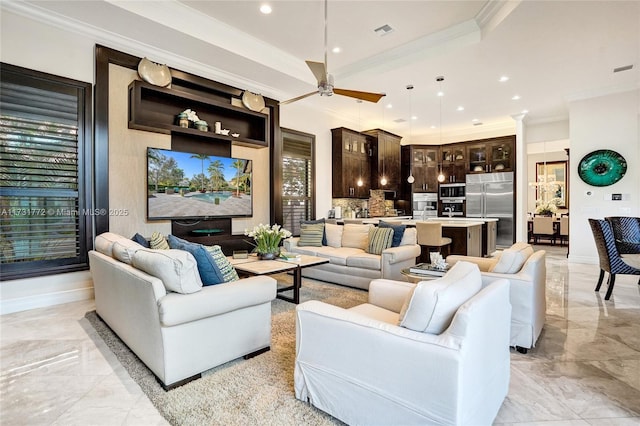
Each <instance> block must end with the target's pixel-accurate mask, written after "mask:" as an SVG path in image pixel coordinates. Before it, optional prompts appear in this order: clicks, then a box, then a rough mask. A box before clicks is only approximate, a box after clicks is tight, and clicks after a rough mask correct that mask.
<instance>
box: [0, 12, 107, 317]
mask: <svg viewBox="0 0 640 426" xmlns="http://www.w3.org/2000/svg"><path fill="white" fill-rule="evenodd" d="M0 23H1V24H0V60H1V61H2V62H5V63H8V64H12V65H17V66H21V67H25V68H30V69H35V70H38V71H43V72H48V73H51V74H55V75H59V76H63V77H68V78H73V79H76V80H81V81H86V82H91V83H93V63H94V60H93V52H94V45H95V41H94V40H92V39H90V38H87V37H79V36H78V35H77V34H74V33H71V32H67V31H63V30H61V29H58V28H55V27H52V26H49V25H44V24H41V23H39V22H36V21H33V20H31V19H28V18H25V17H22V16H19V15H16V14H13V13H11V12H8V11H6V10H4V9H3V10H2V13H0ZM61 58H63V59H61ZM92 297H93V283H92V281H91V275H90V274H89V272H88V271H82V272H74V273H67V274H59V275H52V276H47V277H38V278H29V279H19V280H12V281H3V282H0V314H6V313H10V312H16V311H21V310H25V309H33V308H38V307H43V306H50V305H54V304H58V303H68V302H72V301H76V300H83V299H90V298H92Z"/></svg>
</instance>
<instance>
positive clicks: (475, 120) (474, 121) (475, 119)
mask: <svg viewBox="0 0 640 426" xmlns="http://www.w3.org/2000/svg"><path fill="white" fill-rule="evenodd" d="M478 121H480V120H479V119H477V118H472V119H471V122H473V123H477V122H478Z"/></svg>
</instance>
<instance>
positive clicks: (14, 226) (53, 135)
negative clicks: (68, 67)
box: [0, 64, 91, 279]
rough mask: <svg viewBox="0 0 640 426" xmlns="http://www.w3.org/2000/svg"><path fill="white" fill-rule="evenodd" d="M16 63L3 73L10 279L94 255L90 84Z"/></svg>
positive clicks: (1, 126) (3, 190)
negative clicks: (87, 158)
mask: <svg viewBox="0 0 640 426" xmlns="http://www.w3.org/2000/svg"><path fill="white" fill-rule="evenodd" d="M12 68H13V67H12ZM11 71H12V69H8V70H7V69H5V67H4V64H3V72H2V76H1V77H0V79H1V81H0V178H1V184H0V218H1V219H2V223H1V225H0V227H1V230H2V233H1V235H0V264H1V265H2V269H3V271H2V272H3V274H2V276H3V279H7V276H9V278H18V277H21V276H25V274H26V275H29V276H33V275H37V274H38V271H42V272H44V271H46V270H48V269H50V268H52V267H53V268H56V269H57V268H59V267H60V266H63V265H69V264H78V263H83V262H84V263H86V262H85V260H84V259H85V258H86V253H85V252H86V247H85V246H86V244H85V240H86V238H85V234H86V228H87V227H86V222H87V221H86V215H87V214H91V211H90V210H89V209H88V208H87V204H86V203H87V201H88V200H85V199H84V198H85V197H83V196H82V191H83V189H84V187H85V177H84V176H81V174H82V170H84V167H81V166H82V165H81V164H80V161H81V159H82V155H81V154H82V148H83V147H82V143H84V142H85V141H84V140H83V139H84V138H81V135H83V134H84V130H85V129H83V126H84V114H85V111H84V102H85V99H84V98H83V91H84V89H81V88H78V87H73V86H70V85H68V84H66V83H64V84H61V83H57V82H55V81H48V80H47V79H45V78H44V77H39V78H35V77H32V78H29V74H27V75H25V74H24V73H14V72H11ZM83 84H84V83H83ZM26 271H28V272H26Z"/></svg>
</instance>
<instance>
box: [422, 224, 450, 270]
mask: <svg viewBox="0 0 640 426" xmlns="http://www.w3.org/2000/svg"><path fill="white" fill-rule="evenodd" d="M416 232H417V234H418V244H419V245H420V246H422V247H425V248H426V251H425V250H423V251H422V253H421V255H420V260H421V261H422V262H427V263H428V262H430V261H431V259H429V253H430V252H432V251H439V252H441V253H442V257H447V256H448V255H449V245H450V244H451V238H448V237H443V236H442V223H440V222H435V221H433V222H416Z"/></svg>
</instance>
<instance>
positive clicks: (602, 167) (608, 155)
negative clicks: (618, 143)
mask: <svg viewBox="0 0 640 426" xmlns="http://www.w3.org/2000/svg"><path fill="white" fill-rule="evenodd" d="M626 172H627V160H625V159H624V157H623V156H622V155H620V154H618V153H617V152H615V151H611V150H610V149H599V150H597V151H593V152H590V153H589V154H587V155H585V156H584V157H583V158H582V160H580V163H579V164H578V176H580V179H582V180H583V181H585V182H586V183H588V184H589V185H593V186H609V185H613V184H614V183H616V182H618V181H619V180H620V179H622V177H623V176H624V174H625V173H626Z"/></svg>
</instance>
